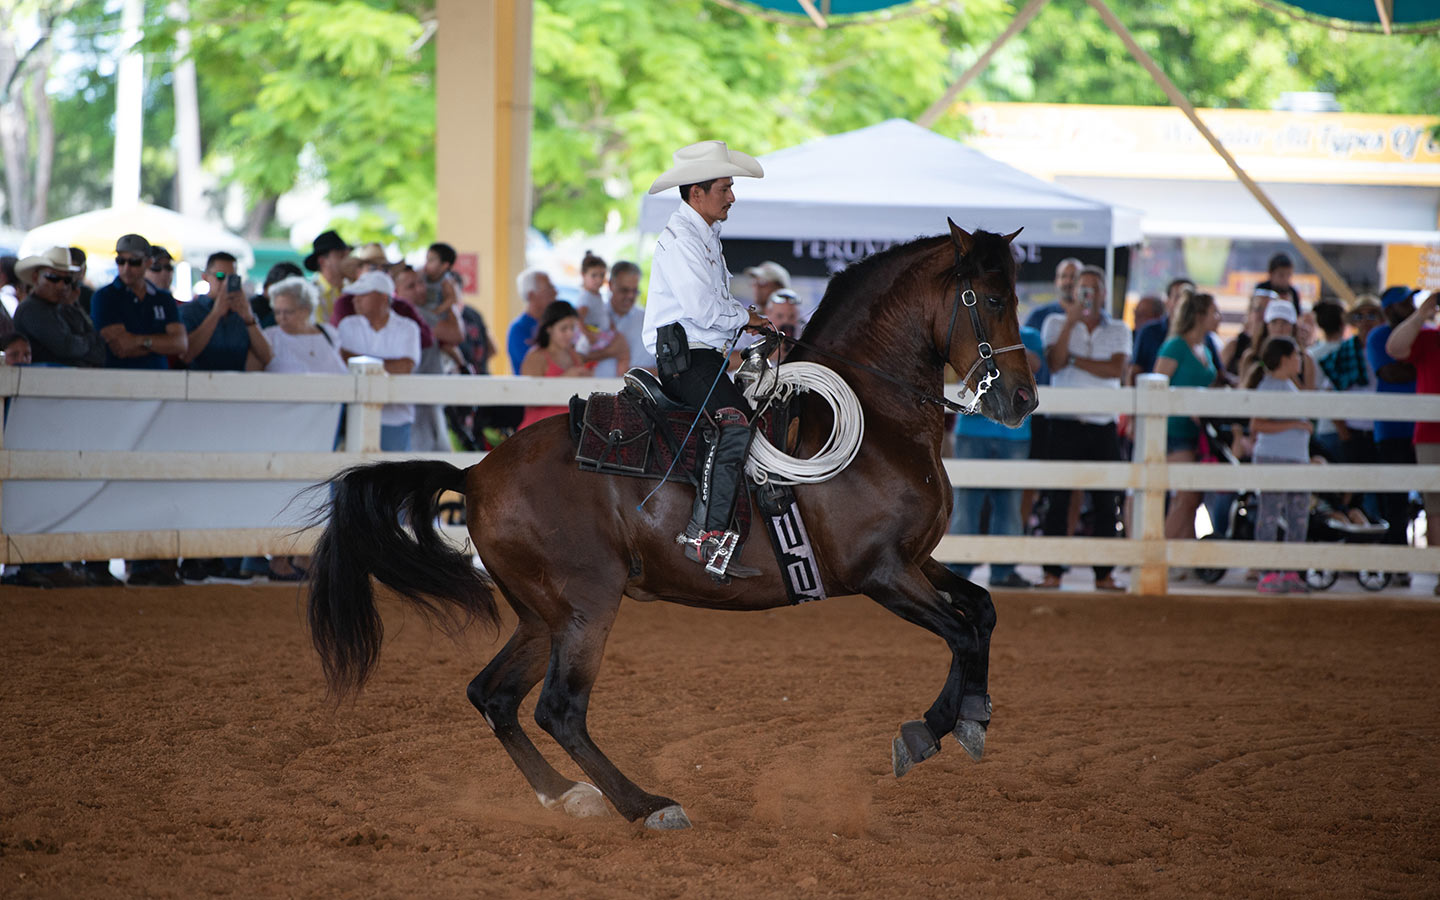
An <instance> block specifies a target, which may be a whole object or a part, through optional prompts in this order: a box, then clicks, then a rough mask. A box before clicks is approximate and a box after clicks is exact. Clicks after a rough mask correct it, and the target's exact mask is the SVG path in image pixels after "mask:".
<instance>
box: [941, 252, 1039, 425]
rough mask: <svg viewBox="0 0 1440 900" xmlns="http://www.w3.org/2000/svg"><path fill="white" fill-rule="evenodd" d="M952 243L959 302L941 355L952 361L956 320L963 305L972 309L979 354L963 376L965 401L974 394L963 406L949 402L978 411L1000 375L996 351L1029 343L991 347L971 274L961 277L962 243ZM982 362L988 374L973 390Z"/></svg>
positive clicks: (954, 405)
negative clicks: (981, 318) (971, 284)
mask: <svg viewBox="0 0 1440 900" xmlns="http://www.w3.org/2000/svg"><path fill="white" fill-rule="evenodd" d="M951 243H952V245H953V246H954V248H955V303H954V305H953V306H951V307H950V327H949V328H948V329H946V331H945V350H944V352H943V353H942V354H941V359H942V361H943V362H949V361H950V346H951V342H952V341H954V339H955V320H956V319H958V318H960V307H961V306H964V307H965V308H966V309H967V310H969V311H970V329H971V331H973V332H974V334H975V342H976V350H977V351H978V353H979V355H978V356H976V357H975V362H974V363H972V364H971V365H970V368H969V370H968V371H966V372H965V377H964V378H961V379H960V391H961V394H960V398H961V400H962V401H963V400H965V394H966V393H967V392H968V393H971V394H972V396H971V397H970V399H969V400H968V401H966V402H965V404H964V406H963V407H961V406H959V405H958V404H951V403H949V402H948V401H947V403H946V408H954V409H956V411H959V412H966V413H974V412H976V411H977V410H979V409H980V398H981V397H984V396H985V392H986V391H988V390H990V385H992V384H994V383H995V381H996V380H997V379H998V378H999V377H1000V369H999V367H998V366H996V365H995V356H996V354H999V353H1009V352H1010V351H1011V350H1024V349H1025V345H1024V344H1011V345H1010V346H1009V347H1001V348H1000V349H998V350H997V349H995V348H994V347H992V346H990V342H989V341H988V340H986V338H985V326H984V325H982V324H981V322H980V310H979V309H978V308H977V307H978V305H979V298H978V297H976V296H975V290H974V289H973V288H972V287H971V286H970V277H969V276H968V275H967V276H965V277H964V278H962V277H960V270H961V266H962V265H963V263H964V260H963V259H962V258H961V256H960V245H959V244H956V243H954V241H953V240H952V241H951ZM982 365H983V366H984V367H985V374H984V375H982V376H980V381H979V382H977V383H976V385H975V388H974V390H973V391H971V388H970V379H971V377H972V376H974V374H975V372H976V370H978V369H979V368H980V367H981V366H982Z"/></svg>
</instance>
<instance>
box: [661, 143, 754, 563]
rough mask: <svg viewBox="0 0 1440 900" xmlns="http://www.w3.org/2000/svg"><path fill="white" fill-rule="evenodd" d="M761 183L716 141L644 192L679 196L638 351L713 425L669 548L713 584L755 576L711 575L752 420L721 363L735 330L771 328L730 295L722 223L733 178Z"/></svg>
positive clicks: (725, 535) (685, 154)
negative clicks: (681, 551)
mask: <svg viewBox="0 0 1440 900" xmlns="http://www.w3.org/2000/svg"><path fill="white" fill-rule="evenodd" d="M764 175H765V172H764V170H763V169H762V168H761V167H760V163H759V162H757V161H756V160H755V158H754V157H752V156H749V155H747V154H745V153H741V152H739V151H738V150H731V149H730V148H729V147H727V146H725V142H724V141H701V142H700V143H698V144H691V145H690V146H688V147H682V148H680V149H679V150H676V151H675V155H674V165H672V166H671V167H670V168H669V169H668V170H666V171H665V172H664V173H663V174H662V175H661V176H660V177H659V178H657V179H655V183H654V184H652V185H650V193H652V194H658V193H660V192H661V191H664V190H668V189H670V188H678V189H679V191H680V199H681V200H682V201H683V202H682V203H681V204H680V207H679V208H678V209H677V210H675V212H674V213H673V214H672V215H671V216H670V220H669V221H668V222H667V223H666V224H665V230H664V231H662V232H661V234H660V237H659V239H658V240H657V241H656V243H655V257H654V261H653V262H652V263H651V269H650V292H649V296H648V298H647V301H646V306H645V326H644V330H643V332H642V334H643V340H644V343H645V349H647V350H649V351H650V352H651V353H654V354H655V357H656V362H657V364H658V366H659V369H660V383H661V385H662V386H663V387H664V389H665V392H666V393H668V394H670V395H671V396H672V397H675V398H677V399H679V400H683V401H684V402H685V403H687V404H688V405H690V406H692V407H695V408H696V409H700V408H702V407H703V408H704V409H706V410H707V411H708V412H710V413H711V414H712V415H713V416H714V417H715V418H716V419H717V420H718V421H719V422H720V435H719V438H718V440H717V442H716V446H715V448H714V449H713V450H712V451H711V453H710V459H709V460H708V462H707V465H706V471H705V473H704V477H705V478H706V479H707V482H708V483H707V485H705V487H706V489H705V490H698V491H696V498H695V507H694V509H693V511H692V514H691V520H690V524H689V525H688V526H687V527H686V529H685V533H684V534H683V535H680V536H679V537H677V538H676V540H677V541H678V542H679V543H682V544H683V545H684V547H685V555H686V556H687V557H688V558H690V559H692V560H694V561H696V562H699V563H701V564H702V565H705V566H707V568H711V572H712V574H714V575H715V577H716V578H717V579H723V578H725V576H730V575H733V576H739V577H747V576H751V575H758V574H759V570H758V569H753V568H750V567H748V566H740V565H737V564H735V563H733V562H732V563H728V565H727V564H726V561H724V560H721V561H720V565H718V566H714V561H715V554H716V551H717V550H719V549H720V548H721V547H725V546H734V541H735V540H736V538H735V536H734V532H732V531H731V529H730V516H731V511H732V509H733V507H734V503H735V497H736V493H737V491H738V490H739V489H740V487H741V480H742V477H743V472H744V466H745V456H746V453H747V452H748V450H749V444H750V429H749V427H748V425H749V420H750V417H751V416H752V415H753V414H754V413H753V412H752V410H751V409H750V404H749V403H747V402H746V400H745V397H744V395H743V394H741V393H740V390H739V388H737V387H736V386H735V384H734V382H732V381H731V380H730V378H729V377H728V376H727V375H726V374H725V369H726V364H727V360H726V357H725V354H726V351H727V350H728V349H729V348H730V347H731V346H732V345H733V342H734V338H735V335H736V333H737V332H739V331H740V330H741V329H742V328H756V329H758V328H762V327H764V326H767V325H768V324H769V322H768V320H766V319H765V317H764V316H762V315H760V314H759V313H757V312H755V311H754V310H747V309H746V308H745V306H743V305H742V304H741V303H740V301H738V300H736V299H735V298H734V297H733V296H731V294H730V272H729V271H728V270H727V268H726V266H725V255H724V251H723V248H722V247H721V244H720V223H721V222H724V221H725V220H726V218H728V217H729V215H730V207H731V206H732V205H733V204H734V203H735V191H734V190H733V185H734V182H735V179H736V178H737V177H746V178H763V177H764ZM707 500H708V502H707ZM712 566H714V567H713V568H712ZM716 568H718V569H719V570H720V571H719V572H718V573H717V572H716Z"/></svg>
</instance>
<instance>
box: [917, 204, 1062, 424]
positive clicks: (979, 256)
mask: <svg viewBox="0 0 1440 900" xmlns="http://www.w3.org/2000/svg"><path fill="white" fill-rule="evenodd" d="M1018 234H1020V232H1019V231H1016V232H1014V233H1013V234H1007V235H998V234H991V233H990V232H988V231H978V230H977V231H976V232H975V233H974V234H971V233H969V232H967V231H966V230H965V229H963V228H961V227H960V226H958V225H956V224H955V223H954V222H953V221H952V222H950V240H951V243H952V244H953V246H954V251H955V258H956V259H957V260H958V265H956V266H954V267H952V268H949V269H947V271H948V274H949V277H948V278H947V279H946V281H945V284H946V290H945V291H944V292H943V293H942V299H941V302H940V303H939V304H937V313H936V315H935V318H934V320H933V327H934V333H935V347H936V348H937V349H938V350H939V352H940V355H941V357H943V358H944V359H945V361H946V362H948V363H950V366H951V368H953V369H954V370H955V371H956V372H958V373H960V374H961V376H964V375H965V374H966V373H967V372H968V373H972V374H971V375H970V379H969V381H968V383H967V385H966V386H967V387H969V388H970V389H971V390H974V389H975V388H976V385H977V384H978V383H979V382H980V380H981V379H982V378H984V377H985V376H986V374H987V372H988V370H989V367H988V366H987V364H986V360H985V359H984V355H983V354H984V353H985V352H987V351H988V352H994V351H1001V352H998V353H994V356H993V357H992V360H993V362H994V364H995V369H996V371H997V372H998V377H996V378H995V379H994V381H993V382H992V383H991V384H990V388H989V390H987V391H985V393H984V395H983V397H982V398H981V401H980V411H981V412H983V413H984V414H985V415H986V416H987V417H988V418H991V419H994V420H995V421H997V422H1001V423H1003V424H1005V425H1009V426H1011V427H1014V426H1016V425H1019V424H1020V423H1021V422H1022V421H1023V420H1024V419H1025V416H1027V415H1029V414H1030V412H1031V411H1032V410H1034V409H1035V406H1036V404H1037V402H1038V400H1037V397H1036V393H1035V376H1034V375H1033V374H1032V373H1031V371H1030V362H1029V358H1028V355H1027V354H1026V353H1025V349H1024V348H1023V347H1021V346H1020V320H1019V318H1018V314H1017V310H1018V307H1019V302H1020V301H1019V298H1018V297H1016V296H1015V257H1014V255H1013V254H1012V253H1011V252H1010V242H1011V241H1013V240H1015V237H1016V235H1018ZM977 326H978V328H977ZM977 331H978V333H977ZM1012 347H1019V349H1013V350H1009V349H1006V348H1012Z"/></svg>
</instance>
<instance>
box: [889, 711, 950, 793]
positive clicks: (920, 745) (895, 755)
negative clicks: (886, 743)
mask: <svg viewBox="0 0 1440 900" xmlns="http://www.w3.org/2000/svg"><path fill="white" fill-rule="evenodd" d="M939 752H940V745H939V743H937V742H936V740H935V737H934V735H932V734H931V733H930V727H929V726H928V725H926V724H925V722H924V720H922V719H915V720H913V721H910V722H906V723H905V724H904V725H901V726H900V736H899V737H897V738H895V740H894V741H893V742H892V743H891V744H890V766H891V768H893V769H894V770H895V777H896V778H902V777H904V775H905V773H906V772H908V771H910V770H911V769H913V768H915V765H916V763H922V762H924V761H925V760H927V759H929V758H930V757H932V756H934V755H935V754H936V753H939Z"/></svg>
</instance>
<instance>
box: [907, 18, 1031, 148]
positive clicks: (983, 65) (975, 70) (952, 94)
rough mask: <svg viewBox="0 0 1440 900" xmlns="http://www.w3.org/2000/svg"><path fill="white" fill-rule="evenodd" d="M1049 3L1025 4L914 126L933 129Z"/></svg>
mask: <svg viewBox="0 0 1440 900" xmlns="http://www.w3.org/2000/svg"><path fill="white" fill-rule="evenodd" d="M1049 2H1050V0H1030V2H1029V3H1027V4H1025V8H1024V9H1022V10H1020V15H1018V16H1016V17H1015V20H1014V21H1013V22H1011V23H1010V26H1009V27H1008V28H1006V29H1005V31H1004V32H1002V33H1001V35H1000V36H999V37H998V38H996V39H995V41H994V43H992V44H991V45H990V46H989V47H986V48H985V52H984V53H982V54H980V58H979V59H977V60H975V62H973V63H971V64H970V68H968V69H966V70H965V74H963V75H961V76H960V77H959V78H958V79H956V81H955V83H954V84H952V85H950V89H949V90H947V91H946V92H945V94H944V96H942V97H941V98H940V99H939V100H936V101H935V102H934V103H932V104H930V108H929V109H927V110H925V112H924V113H922V114H921V116H920V118H918V119H916V120H915V124H916V125H919V126H921V127H923V128H931V127H933V126H934V125H935V123H936V122H937V121H938V120H939V119H940V117H941V116H943V115H945V110H947V109H949V108H950V104H952V103H954V102H955V98H956V97H958V96H960V92H961V91H963V90H965V88H966V87H967V86H968V85H969V84H970V82H972V81H974V80H975V79H976V78H977V77H979V75H980V73H981V72H983V71H985V70H986V69H988V68H989V67H990V59H991V58H992V57H993V56H994V55H995V54H996V53H998V52H999V51H1000V48H1001V47H1003V46H1005V42H1006V41H1008V40H1010V39H1011V38H1012V37H1014V36H1015V35H1017V34H1019V33H1020V32H1021V30H1023V29H1024V28H1025V26H1026V25H1029V24H1030V20H1031V19H1033V18H1035V14H1036V13H1038V12H1039V11H1040V10H1041V9H1042V8H1043V7H1044V6H1045V4H1046V3H1049Z"/></svg>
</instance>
